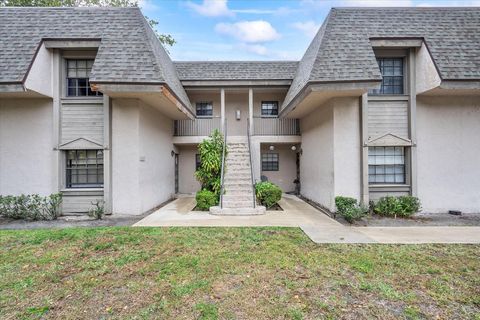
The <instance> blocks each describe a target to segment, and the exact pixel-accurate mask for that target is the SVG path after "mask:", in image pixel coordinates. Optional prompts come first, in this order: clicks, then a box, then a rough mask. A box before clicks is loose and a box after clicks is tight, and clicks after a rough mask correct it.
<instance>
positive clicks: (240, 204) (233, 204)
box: [223, 199, 253, 208]
mask: <svg viewBox="0 0 480 320" xmlns="http://www.w3.org/2000/svg"><path fill="white" fill-rule="evenodd" d="M223 207H224V208H253V199H251V200H249V201H223Z"/></svg>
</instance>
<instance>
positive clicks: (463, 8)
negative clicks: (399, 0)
mask: <svg viewBox="0 0 480 320" xmlns="http://www.w3.org/2000/svg"><path fill="white" fill-rule="evenodd" d="M472 9H480V6H464V7H332V9H331V10H345V11H347V10H368V11H377V10H412V11H424V10H431V11H433V10H472Z"/></svg>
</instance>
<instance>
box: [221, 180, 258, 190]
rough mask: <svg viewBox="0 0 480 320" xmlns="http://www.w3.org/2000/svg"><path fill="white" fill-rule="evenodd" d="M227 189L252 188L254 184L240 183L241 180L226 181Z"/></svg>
mask: <svg viewBox="0 0 480 320" xmlns="http://www.w3.org/2000/svg"><path fill="white" fill-rule="evenodd" d="M223 185H224V187H225V190H226V191H229V190H230V191H233V190H252V184H250V183H239V182H225V183H224V184H223Z"/></svg>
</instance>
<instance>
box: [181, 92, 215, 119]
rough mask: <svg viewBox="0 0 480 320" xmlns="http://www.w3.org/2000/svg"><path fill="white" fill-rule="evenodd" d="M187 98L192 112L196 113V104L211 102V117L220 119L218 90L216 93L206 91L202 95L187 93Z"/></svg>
mask: <svg viewBox="0 0 480 320" xmlns="http://www.w3.org/2000/svg"><path fill="white" fill-rule="evenodd" d="M188 98H189V99H190V102H191V103H192V106H193V110H194V112H196V104H197V102H208V101H211V102H212V104H213V115H214V116H216V117H220V90H218V91H206V92H204V93H199V92H194V93H190V92H189V93H188Z"/></svg>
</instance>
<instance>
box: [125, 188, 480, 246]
mask: <svg viewBox="0 0 480 320" xmlns="http://www.w3.org/2000/svg"><path fill="white" fill-rule="evenodd" d="M279 204H280V206H281V207H282V208H283V210H284V211H267V213H266V214H265V215H261V216H213V215H210V214H209V213H208V212H202V211H192V209H193V208H194V207H195V199H194V198H193V197H182V198H179V199H177V200H175V201H173V202H171V203H169V204H168V205H166V206H165V207H162V208H160V209H159V210H157V211H155V212H154V213H152V214H151V215H149V216H147V217H145V218H144V219H142V220H140V221H139V222H137V223H136V224H134V226H139V227H141V226H144V227H173V226H177V227H269V226H271V227H274V226H275V227H300V228H302V230H303V231H304V232H305V234H306V235H308V236H309V237H310V239H312V241H314V242H316V243H401V244H403V243H405V244H407V243H480V227H348V226H344V225H342V224H341V223H339V222H337V221H335V220H333V219H331V218H329V217H328V216H326V215H325V214H324V213H322V212H320V211H318V210H317V209H315V208H313V207H312V206H310V205H309V204H307V203H305V202H304V201H302V200H300V199H299V198H297V197H295V196H290V195H284V196H283V198H282V200H280V202H279Z"/></svg>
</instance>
